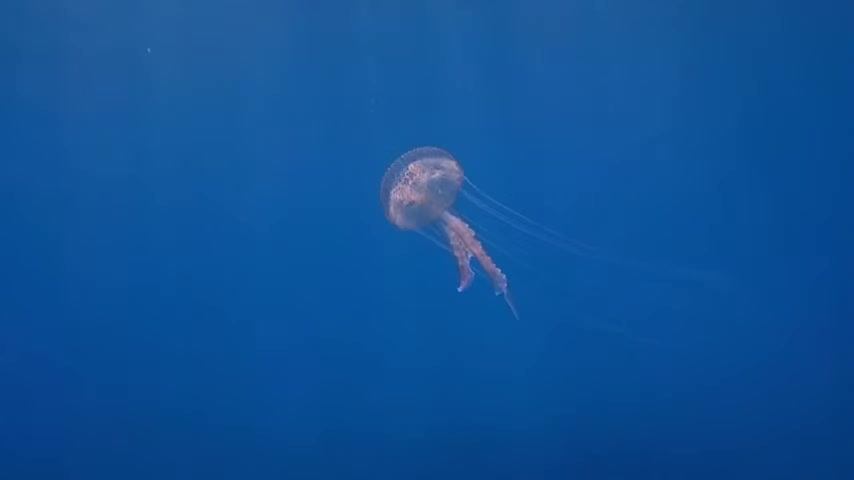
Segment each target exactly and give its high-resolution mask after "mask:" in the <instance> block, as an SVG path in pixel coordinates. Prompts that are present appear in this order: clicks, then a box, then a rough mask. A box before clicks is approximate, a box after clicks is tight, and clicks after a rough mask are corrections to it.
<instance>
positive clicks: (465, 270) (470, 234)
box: [442, 212, 519, 318]
mask: <svg viewBox="0 0 854 480" xmlns="http://www.w3.org/2000/svg"><path fill="white" fill-rule="evenodd" d="M442 222H443V223H444V226H445V233H446V234H447V235H448V241H449V243H450V244H451V249H452V250H453V252H454V256H455V257H456V259H457V265H458V266H459V270H460V286H459V287H458V288H457V290H458V291H460V292H462V291H463V290H465V289H466V288H468V286H469V285H470V284H471V282H472V279H473V278H474V273H473V272H472V268H471V258H472V257H474V258H476V259H477V261H478V262H479V263H480V265H481V266H482V267H483V270H484V271H485V272H486V274H487V276H489V279H490V280H491V281H492V287H493V288H494V289H495V293H496V294H498V295H503V296H504V301H506V302H507V306H509V307H510V310H511V311H512V312H513V315H514V316H515V317H516V318H519V314H518V312H517V311H516V306H515V305H514V304H513V300H512V299H511V297H510V291H509V289H508V287H507V276H506V275H504V272H502V271H501V269H500V268H498V265H496V264H495V262H494V261H493V260H492V258H491V257H490V256H489V254H487V253H486V250H485V249H484V248H483V244H481V243H480V240H478V239H477V237H475V234H474V230H472V229H471V227H469V226H468V225H466V223H465V222H463V221H462V220H461V219H460V218H459V217H456V216H454V215H452V214H450V213H448V212H445V213H443V214H442Z"/></svg>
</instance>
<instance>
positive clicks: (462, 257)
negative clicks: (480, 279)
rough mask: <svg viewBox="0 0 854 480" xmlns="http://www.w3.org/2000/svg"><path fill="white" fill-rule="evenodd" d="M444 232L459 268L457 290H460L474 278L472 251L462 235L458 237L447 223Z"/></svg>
mask: <svg viewBox="0 0 854 480" xmlns="http://www.w3.org/2000/svg"><path fill="white" fill-rule="evenodd" d="M445 234H446V235H447V236H448V243H450V244H451V251H452V252H453V253H454V257H455V258H456V259H457V267H458V268H459V270H460V286H459V287H457V291H458V292H462V291H463V290H465V289H467V288H469V286H470V285H471V282H472V280H473V279H474V271H473V270H472V268H471V257H472V253H471V250H469V249H468V247H467V246H466V243H465V241H464V240H463V239H462V237H460V235H459V234H458V233H457V231H456V230H454V229H452V228H450V227H449V226H448V224H447V223H445Z"/></svg>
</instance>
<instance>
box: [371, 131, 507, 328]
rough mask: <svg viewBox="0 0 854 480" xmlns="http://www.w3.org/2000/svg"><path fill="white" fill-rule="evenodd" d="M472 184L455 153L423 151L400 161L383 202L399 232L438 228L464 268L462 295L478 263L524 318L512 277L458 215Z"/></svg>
mask: <svg viewBox="0 0 854 480" xmlns="http://www.w3.org/2000/svg"><path fill="white" fill-rule="evenodd" d="M466 182H467V179H466V177H465V175H464V174H463V169H462V167H461V166H460V164H459V162H457V160H456V159H455V158H454V157H453V156H452V155H451V154H450V153H448V152H447V151H445V150H442V149H441V148H436V147H419V148H415V149H413V150H410V151H408V152H406V153H404V154H403V155H401V156H400V157H398V158H397V160H395V161H394V163H392V164H391V166H390V167H389V168H388V170H386V173H385V175H384V176H383V180H382V184H381V187H380V200H381V202H382V205H383V209H384V210H385V216H386V218H387V219H388V221H389V222H391V223H392V224H393V225H394V226H396V227H397V228H399V229H401V230H412V231H421V230H422V229H424V228H425V227H438V229H439V230H440V231H441V232H442V233H443V234H444V237H445V241H446V242H447V243H446V247H447V249H448V250H450V251H451V253H452V254H453V256H454V258H455V259H456V262H457V267H458V269H459V277H460V284H459V286H458V287H457V291H459V292H462V291H464V290H466V289H467V288H468V287H469V286H470V285H471V284H472V281H473V279H474V270H473V268H472V258H474V259H476V260H477V262H478V263H479V264H480V266H481V268H482V270H483V271H484V272H485V273H486V275H487V276H488V277H489V280H490V281H491V283H492V287H493V289H494V290H495V294H496V295H501V296H503V297H504V300H505V302H507V305H508V306H509V307H510V311H511V312H512V313H513V315H514V316H515V317H516V318H517V319H518V318H519V313H518V311H517V310H516V305H515V304H514V302H513V298H512V296H511V295H510V289H509V287H508V282H507V276H506V275H505V274H504V272H502V271H501V269H500V268H499V267H498V265H497V264H496V263H495V262H494V261H493V260H492V257H490V255H489V254H488V253H487V252H486V249H485V248H484V247H483V244H482V243H481V241H480V240H479V239H478V237H477V236H476V235H475V232H474V230H473V229H472V228H471V227H470V226H469V225H468V224H467V223H466V222H465V221H464V220H463V219H462V218H460V217H459V216H458V215H455V214H454V213H452V210H451V209H452V206H453V205H454V202H455V201H456V199H457V195H458V193H459V192H460V191H461V189H462V187H463V184H464V183H466ZM471 185H473V184H471Z"/></svg>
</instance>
